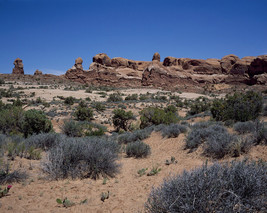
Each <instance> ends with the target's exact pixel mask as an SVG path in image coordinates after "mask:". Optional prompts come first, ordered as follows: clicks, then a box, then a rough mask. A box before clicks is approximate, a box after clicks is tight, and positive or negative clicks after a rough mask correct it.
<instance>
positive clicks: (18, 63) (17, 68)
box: [12, 58, 24, 75]
mask: <svg viewBox="0 0 267 213" xmlns="http://www.w3.org/2000/svg"><path fill="white" fill-rule="evenodd" d="M13 64H14V65H15V67H14V68H13V71H12V74H18V75H24V70H23V63H22V60H21V59H20V58H17V59H16V60H15V61H14V63H13Z"/></svg>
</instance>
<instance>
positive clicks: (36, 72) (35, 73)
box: [34, 69, 43, 75]
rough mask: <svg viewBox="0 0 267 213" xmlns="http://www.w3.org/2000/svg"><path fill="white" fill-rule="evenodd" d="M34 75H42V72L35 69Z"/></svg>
mask: <svg viewBox="0 0 267 213" xmlns="http://www.w3.org/2000/svg"><path fill="white" fill-rule="evenodd" d="M34 75H43V72H42V71H40V70H38V69H37V70H35V72H34Z"/></svg>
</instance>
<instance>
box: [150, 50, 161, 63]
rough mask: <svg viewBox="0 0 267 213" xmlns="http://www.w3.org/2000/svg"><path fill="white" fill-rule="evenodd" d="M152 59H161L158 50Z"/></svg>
mask: <svg viewBox="0 0 267 213" xmlns="http://www.w3.org/2000/svg"><path fill="white" fill-rule="evenodd" d="M152 61H160V54H159V53H158V52H156V53H154V55H153V58H152Z"/></svg>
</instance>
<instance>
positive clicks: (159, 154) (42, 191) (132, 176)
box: [0, 133, 267, 213]
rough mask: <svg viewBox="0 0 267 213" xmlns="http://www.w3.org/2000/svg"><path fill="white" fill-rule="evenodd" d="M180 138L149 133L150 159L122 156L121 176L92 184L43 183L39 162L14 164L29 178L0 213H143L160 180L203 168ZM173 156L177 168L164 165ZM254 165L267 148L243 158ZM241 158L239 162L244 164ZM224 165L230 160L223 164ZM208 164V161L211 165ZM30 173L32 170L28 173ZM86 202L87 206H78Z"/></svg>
mask: <svg viewBox="0 0 267 213" xmlns="http://www.w3.org/2000/svg"><path fill="white" fill-rule="evenodd" d="M184 139H185V136H184V135H180V136H179V137H178V138H171V139H164V138H162V137H161V135H160V134H159V133H152V135H151V137H150V138H148V139H146V140H145V141H144V142H146V143H147V144H149V145H150V146H151V155H150V156H149V157H147V158H145V159H135V158H127V157H126V156H125V154H121V158H120V160H119V163H120V164H121V169H120V174H118V175H117V176H116V177H115V178H110V179H108V180H107V182H106V184H103V179H102V178H101V179H99V180H96V181H95V180H91V179H83V180H60V181H48V180H45V179H42V178H41V177H42V176H43V174H42V172H41V170H40V162H39V161H33V160H32V161H29V160H26V159H20V158H17V159H15V161H14V163H13V164H14V166H15V167H21V168H23V169H25V170H26V171H27V172H28V173H29V174H30V178H29V179H28V180H27V181H26V182H23V183H21V184H18V183H16V184H14V185H13V187H12V189H11V191H10V193H9V195H8V196H6V197H3V198H1V200H0V202H1V212H20V213H24V212H25V213H26V212H92V213H93V212H98V213H100V212H110V213H111V212H112V213H115V212H144V203H145V202H146V200H147V198H148V195H149V193H150V191H151V189H152V187H157V186H159V185H160V184H161V183H162V181H163V180H164V178H167V177H169V176H171V175H174V174H177V173H178V174H181V173H182V172H183V171H184V170H190V169H194V168H196V167H199V166H201V165H203V164H204V162H205V161H206V159H207V158H205V157H203V156H201V154H200V153H201V150H197V151H196V152H193V153H188V151H187V150H184ZM171 156H174V157H175V159H176V160H177V161H178V163H177V164H171V165H169V166H167V165H165V161H166V160H167V159H169V160H170V158H171ZM245 156H246V157H251V158H254V159H259V158H262V159H263V160H267V147H266V146H265V147H263V146H257V147H253V149H252V150H251V151H250V152H249V153H248V154H247V155H245ZM243 157H244V156H242V158H243ZM225 160H231V159H230V158H226V159H224V161H225ZM209 162H210V163H212V161H211V160H210V159H209ZM30 165H31V167H33V170H29V168H30ZM153 166H158V167H159V168H161V171H160V172H159V173H158V174H157V175H155V176H147V175H144V176H141V177H140V176H139V175H138V174H137V171H138V170H140V169H142V168H148V171H150V169H151V168H152V167H153ZM108 191H109V192H110V197H109V199H107V200H105V201H104V202H102V201H101V200H100V197H101V193H102V192H108ZM65 197H67V198H68V199H69V200H71V201H73V202H74V203H75V205H74V206H72V207H69V208H64V207H63V206H61V205H59V204H57V202H56V199H57V198H61V199H64V198H65ZM85 199H87V201H86V203H84V204H80V203H81V201H84V200H85Z"/></svg>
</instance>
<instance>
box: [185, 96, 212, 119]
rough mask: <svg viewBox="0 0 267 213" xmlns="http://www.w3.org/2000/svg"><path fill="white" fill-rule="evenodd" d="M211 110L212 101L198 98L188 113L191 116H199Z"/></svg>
mask: <svg viewBox="0 0 267 213" xmlns="http://www.w3.org/2000/svg"><path fill="white" fill-rule="evenodd" d="M209 109H210V101H209V99H208V98H205V97H198V98H197V99H196V100H195V101H194V102H193V103H191V104H190V109H189V111H188V114H189V115H195V114H199V113H201V112H205V111H207V110H209Z"/></svg>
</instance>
